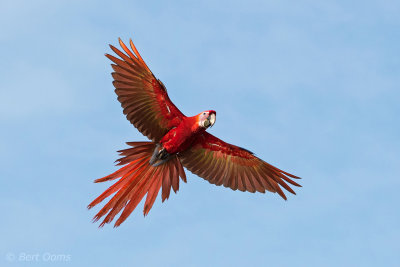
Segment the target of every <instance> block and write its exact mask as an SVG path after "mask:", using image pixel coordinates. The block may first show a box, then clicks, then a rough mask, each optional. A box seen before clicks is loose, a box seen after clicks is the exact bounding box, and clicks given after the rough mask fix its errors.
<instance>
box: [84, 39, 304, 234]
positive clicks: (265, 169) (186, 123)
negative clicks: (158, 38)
mask: <svg viewBox="0 0 400 267" xmlns="http://www.w3.org/2000/svg"><path fill="white" fill-rule="evenodd" d="M119 44H120V45H121V47H122V49H123V50H124V51H125V53H126V54H125V53H123V52H122V51H120V50H118V49H117V48H115V47H114V46H112V45H110V47H111V49H112V50H113V51H114V52H115V53H116V54H117V55H118V56H119V57H120V59H119V58H116V57H114V56H112V55H109V54H106V57H108V58H109V59H110V60H111V61H112V62H113V63H114V64H111V66H112V68H113V70H114V72H113V73H112V77H113V78H114V81H113V85H114V87H115V88H116V89H115V93H116V94H117V95H118V101H119V102H121V106H122V108H123V112H124V114H125V115H126V117H127V119H128V120H129V121H130V122H131V123H132V124H133V125H134V126H135V127H136V128H137V129H138V130H139V131H140V132H141V133H142V134H143V135H145V136H147V137H148V138H149V139H150V140H151V142H127V145H129V146H131V148H128V149H124V150H120V151H118V152H120V154H121V156H122V158H120V159H118V160H117V162H118V164H117V165H125V166H124V167H122V168H120V169H119V170H117V171H116V172H114V173H112V174H110V175H108V176H105V177H103V178H100V179H97V180H95V183H99V182H105V181H110V180H114V179H118V178H119V180H118V181H117V182H115V183H114V184H113V185H112V186H111V187H109V188H108V189H107V190H106V191H105V192H104V193H102V194H101V195H100V196H99V197H97V198H96V199H95V200H94V201H93V202H92V203H90V204H89V206H88V208H89V209H90V208H92V207H94V206H95V205H97V204H99V203H100V202H101V201H103V200H104V199H105V198H107V197H109V196H110V195H112V194H114V193H116V194H115V195H114V196H113V197H112V198H111V199H110V200H109V201H108V203H107V204H106V205H105V206H104V207H103V208H102V209H101V210H100V211H99V212H98V213H97V214H96V215H95V217H94V218H93V221H98V220H99V219H100V218H101V217H103V216H104V215H106V214H107V215H106V217H105V219H104V220H103V222H102V223H101V224H100V226H103V225H104V224H105V223H110V222H111V221H112V220H113V219H114V217H115V216H116V215H117V214H118V213H119V212H120V211H121V210H123V211H122V214H121V216H120V217H119V218H118V220H117V221H116V222H115V224H114V227H117V226H119V225H120V224H121V223H122V222H124V221H125V220H126V218H127V217H128V216H129V215H130V214H131V213H132V211H133V210H134V209H135V208H136V206H137V205H138V204H139V202H140V201H141V200H142V198H143V197H144V196H145V195H146V194H147V197H146V202H145V204H144V210H143V213H144V215H145V216H146V215H147V214H148V212H149V211H150V209H151V207H152V206H153V203H154V201H155V199H156V197H157V195H158V192H159V190H160V188H161V187H162V193H161V199H162V202H164V200H165V199H168V198H169V195H170V190H171V187H172V189H173V190H174V192H175V193H176V192H177V191H178V189H179V177H180V178H181V179H182V180H183V181H184V182H186V175H185V171H184V169H183V167H185V168H186V169H188V170H189V171H191V172H192V173H194V174H196V175H198V176H200V177H202V178H204V179H206V180H208V182H210V183H212V184H215V185H224V186H225V187H229V188H231V189H233V190H237V189H239V190H240V191H248V192H252V193H254V192H256V191H257V192H261V193H265V190H268V191H270V192H274V193H278V194H279V195H280V196H281V197H282V198H284V199H285V200H286V196H285V194H284V193H283V191H282V189H281V188H280V186H281V187H283V188H285V189H286V190H287V191H289V192H290V193H293V194H295V192H294V191H293V190H292V189H291V188H290V187H289V186H288V185H287V184H286V183H285V181H286V182H288V183H290V184H292V185H295V186H300V185H299V184H298V183H296V182H294V181H293V180H291V179H290V178H289V177H291V178H296V179H299V177H297V176H294V175H292V174H290V173H287V172H284V171H282V170H280V169H278V168H276V167H274V166H272V165H270V164H268V163H267V162H265V161H263V160H261V159H259V158H258V157H256V156H255V155H254V154H253V153H252V152H250V151H248V150H246V149H243V148H241V147H238V146H234V145H231V144H228V143H226V142H224V141H222V140H220V139H218V138H217V137H215V136H213V135H211V134H209V133H208V132H206V130H207V128H209V127H211V126H213V125H214V123H215V119H216V112H215V111H214V110H207V111H204V112H201V113H199V114H197V115H195V116H192V117H186V116H185V115H183V113H182V112H181V111H180V110H179V109H178V108H177V107H176V106H175V105H174V104H173V103H172V102H171V100H170V99H169V97H168V94H167V90H166V88H165V86H164V85H163V83H162V82H161V81H160V80H158V79H157V78H156V77H155V76H154V75H153V73H152V72H151V71H150V69H149V68H148V67H147V65H146V63H145V62H144V61H143V59H142V57H141V56H140V54H139V52H138V51H137V49H136V47H135V46H134V44H133V42H132V40H130V46H131V49H132V50H129V48H128V47H127V46H126V45H125V44H124V43H123V42H122V41H121V39H119Z"/></svg>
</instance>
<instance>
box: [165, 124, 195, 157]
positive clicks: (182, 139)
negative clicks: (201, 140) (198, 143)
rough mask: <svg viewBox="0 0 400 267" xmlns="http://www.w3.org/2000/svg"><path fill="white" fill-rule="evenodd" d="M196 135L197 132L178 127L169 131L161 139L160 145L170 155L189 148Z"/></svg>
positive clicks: (188, 128)
mask: <svg viewBox="0 0 400 267" xmlns="http://www.w3.org/2000/svg"><path fill="white" fill-rule="evenodd" d="M198 134H199V131H196V130H193V129H191V128H190V127H184V126H181V125H180V126H178V127H176V128H174V129H172V130H170V131H169V132H168V133H167V134H166V135H165V136H164V137H163V138H162V139H161V144H162V145H163V147H164V148H165V149H166V150H167V151H168V153H170V154H173V153H178V152H182V151H185V150H186V149H188V148H189V147H190V145H191V144H192V143H193V141H194V140H196V137H197V136H198Z"/></svg>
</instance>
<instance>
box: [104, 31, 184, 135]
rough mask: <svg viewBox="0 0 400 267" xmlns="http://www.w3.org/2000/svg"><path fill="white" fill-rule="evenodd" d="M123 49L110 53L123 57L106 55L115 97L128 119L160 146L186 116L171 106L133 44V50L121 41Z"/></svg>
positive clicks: (165, 91)
mask: <svg viewBox="0 0 400 267" xmlns="http://www.w3.org/2000/svg"><path fill="white" fill-rule="evenodd" d="M119 43H120V45H121V47H122V49H123V50H124V51H125V53H123V52H122V51H120V50H118V49H117V48H115V47H114V46H112V45H110V47H111V49H112V50H113V51H114V52H115V53H116V54H117V55H118V56H119V57H120V59H119V58H116V57H114V56H112V55H109V54H106V57H108V58H109V59H110V60H111V61H113V62H114V63H115V64H111V66H112V68H113V70H114V72H113V73H112V77H113V78H114V82H113V84H114V87H115V93H116V94H117V95H118V101H119V102H121V106H122V108H123V109H124V114H125V115H126V118H127V119H128V120H129V121H130V122H131V123H132V124H133V125H134V126H135V127H136V128H137V129H138V130H139V131H140V132H141V133H142V134H143V135H145V136H147V137H148V138H149V139H151V140H152V141H155V142H158V141H159V140H160V139H161V138H162V137H163V136H164V135H165V134H166V133H167V131H168V130H169V129H171V128H172V127H174V126H176V125H177V124H178V123H179V122H180V121H181V120H182V118H184V117H185V116H184V115H183V114H182V112H181V111H180V110H179V109H178V108H177V107H176V106H175V105H174V104H173V103H172V102H171V100H170V99H169V97H168V94H167V90H166V88H165V86H164V85H163V84H162V82H161V81H160V80H158V79H156V77H155V76H154V75H153V73H152V72H151V71H150V69H149V68H148V67H147V65H146V63H145V62H144V61H143V59H142V57H141V56H140V54H139V52H138V51H137V49H136V47H135V46H134V44H133V42H132V40H131V41H130V46H131V49H132V50H129V48H128V47H127V46H126V45H125V44H124V43H123V42H122V41H121V39H119Z"/></svg>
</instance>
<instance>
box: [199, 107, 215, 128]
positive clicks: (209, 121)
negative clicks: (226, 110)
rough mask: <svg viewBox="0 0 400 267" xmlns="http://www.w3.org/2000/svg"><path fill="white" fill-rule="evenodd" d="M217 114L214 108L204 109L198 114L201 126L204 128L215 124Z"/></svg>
mask: <svg viewBox="0 0 400 267" xmlns="http://www.w3.org/2000/svg"><path fill="white" fill-rule="evenodd" d="M216 114H217V112H215V111H214V110H207V111H203V112H202V113H200V114H199V115H197V118H198V123H199V126H200V127H202V128H206V129H207V128H208V127H211V126H213V125H214V123H215V119H216Z"/></svg>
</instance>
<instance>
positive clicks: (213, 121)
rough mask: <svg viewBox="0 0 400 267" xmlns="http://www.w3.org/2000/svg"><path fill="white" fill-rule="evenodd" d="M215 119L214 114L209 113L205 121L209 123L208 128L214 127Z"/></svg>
mask: <svg viewBox="0 0 400 267" xmlns="http://www.w3.org/2000/svg"><path fill="white" fill-rule="evenodd" d="M216 118H217V117H216V116H215V113H211V114H210V116H208V118H207V120H208V121H209V122H210V127H212V126H213V125H214V123H215V120H216Z"/></svg>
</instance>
